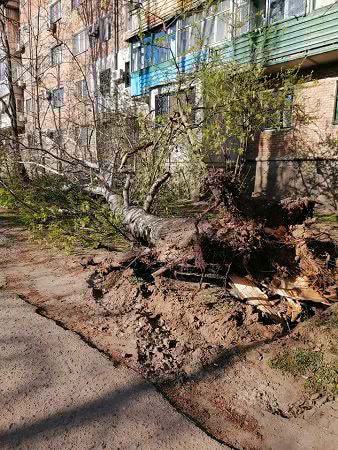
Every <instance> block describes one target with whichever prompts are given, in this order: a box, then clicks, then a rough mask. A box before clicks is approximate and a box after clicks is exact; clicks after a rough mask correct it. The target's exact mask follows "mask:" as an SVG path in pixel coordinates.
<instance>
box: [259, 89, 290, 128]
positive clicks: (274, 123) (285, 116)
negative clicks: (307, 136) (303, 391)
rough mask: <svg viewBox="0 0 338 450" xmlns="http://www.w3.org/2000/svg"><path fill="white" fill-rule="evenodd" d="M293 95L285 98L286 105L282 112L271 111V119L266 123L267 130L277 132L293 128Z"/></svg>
mask: <svg viewBox="0 0 338 450" xmlns="http://www.w3.org/2000/svg"><path fill="white" fill-rule="evenodd" d="M292 111H293V94H291V93H290V94H287V95H286V96H285V98H284V105H283V107H282V109H281V110H273V109H272V110H271V111H269V119H268V121H267V122H266V125H265V130H275V129H283V128H290V127H291V126H292Z"/></svg>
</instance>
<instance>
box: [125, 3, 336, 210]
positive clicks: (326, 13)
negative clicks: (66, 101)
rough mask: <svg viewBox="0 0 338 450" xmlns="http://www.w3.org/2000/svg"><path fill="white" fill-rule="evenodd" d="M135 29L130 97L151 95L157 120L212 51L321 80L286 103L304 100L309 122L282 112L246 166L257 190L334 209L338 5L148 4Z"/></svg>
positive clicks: (138, 11)
mask: <svg viewBox="0 0 338 450" xmlns="http://www.w3.org/2000/svg"><path fill="white" fill-rule="evenodd" d="M129 23H130V26H129V34H128V36H127V38H128V41H129V42H130V49H131V50H130V52H131V88H130V92H131V96H132V97H135V98H138V97H140V98H142V97H146V98H148V99H149V100H148V101H149V104H150V105H151V109H153V110H155V114H161V113H163V112H166V111H167V110H168V109H170V103H171V97H172V91H174V90H175V88H174V86H175V83H176V82H177V79H178V77H179V76H180V74H189V73H190V72H192V71H193V70H194V69H195V68H196V67H198V64H199V62H200V61H203V59H204V58H208V55H209V54H210V52H213V51H217V52H218V53H219V54H222V58H223V60H224V61H230V60H235V61H238V62H240V63H250V62H259V63H261V64H264V65H265V66H266V70H267V71H269V72H272V73H273V72H277V71H279V70H281V69H284V68H286V67H290V66H295V65H297V66H298V65H299V66H300V67H301V70H302V71H303V72H305V73H306V72H307V73H309V72H312V74H313V79H314V80H315V81H313V82H310V83H308V86H307V87H308V89H306V90H305V92H303V93H302V94H300V93H299V94H298V93H296V92H295V93H294V95H293V96H292V97H291V98H290V99H289V100H290V101H291V102H295V101H300V100H302V101H303V102H304V104H305V107H306V110H307V112H308V114H309V116H312V117H313V120H312V123H311V124H309V125H308V126H302V128H301V129H299V128H298V127H297V126H296V124H295V123H293V120H292V117H291V116H289V117H288V120H285V115H284V116H283V114H281V121H280V126H279V127H278V128H274V129H266V130H262V132H261V133H260V134H259V136H257V139H256V142H255V143H254V144H253V145H251V146H250V149H249V152H248V153H247V155H246V158H247V164H248V166H249V167H251V171H252V175H253V177H252V180H253V181H252V191H253V192H254V193H256V194H268V195H287V194H288V193H289V192H297V191H298V192H299V193H302V194H303V193H305V194H309V195H315V196H319V197H318V198H319V199H320V200H321V201H322V202H323V203H325V204H328V203H329V204H330V206H332V207H333V208H335V209H337V206H338V204H337V201H338V200H337V191H338V189H337V187H338V186H337V181H336V180H337V175H338V174H337V145H336V144H335V143H334V139H333V138H334V137H335V136H336V134H337V131H338V98H337V82H338V28H337V24H338V2H336V1H335V0H256V1H254V0H220V1H218V2H215V5H214V6H213V7H209V8H206V7H205V6H203V4H202V2H198V1H197V0H195V1H193V0H192V1H190V2H189V1H179V0H176V1H160V2H158V1H157V2H155V1H154V0H146V1H143V2H142V8H141V7H140V5H136V6H135V9H134V10H133V11H132V17H131V19H130V21H129ZM140 28H141V29H142V30H143V36H142V39H140V38H139V33H138V31H137V30H138V29H140ZM163 36H164V38H163ZM161 39H165V45H163V44H158V42H161ZM162 42H163V41H162ZM301 97H302V98H301Z"/></svg>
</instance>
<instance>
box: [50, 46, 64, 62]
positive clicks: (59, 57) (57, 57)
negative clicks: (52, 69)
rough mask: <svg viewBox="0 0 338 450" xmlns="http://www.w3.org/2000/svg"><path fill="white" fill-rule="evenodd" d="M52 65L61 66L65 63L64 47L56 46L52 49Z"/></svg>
mask: <svg viewBox="0 0 338 450" xmlns="http://www.w3.org/2000/svg"><path fill="white" fill-rule="evenodd" d="M50 63H51V65H52V66H59V65H60V64H62V63H63V46H62V44H59V45H55V46H54V47H52V48H51V49H50Z"/></svg>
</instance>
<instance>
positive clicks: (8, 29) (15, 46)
mask: <svg viewBox="0 0 338 450" xmlns="http://www.w3.org/2000/svg"><path fill="white" fill-rule="evenodd" d="M19 27H20V16H19V1H18V0H9V1H5V0H2V1H0V137H1V136H2V135H3V136H5V135H6V133H8V132H9V131H11V130H12V129H13V127H14V128H17V129H18V130H19V131H20V130H22V129H23V126H24V115H23V113H24V110H23V88H22V86H21V85H20V82H18V73H19V68H20V66H21V52H20V48H19V40H18V32H19ZM8 55H9V58H8V57H7V56H8ZM8 77H10V79H11V83H10V84H9V83H8Z"/></svg>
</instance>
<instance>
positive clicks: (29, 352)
mask: <svg viewBox="0 0 338 450" xmlns="http://www.w3.org/2000/svg"><path fill="white" fill-rule="evenodd" d="M0 288H1V283H0ZM0 323H1V325H0V411H1V413H0V448H1V449H13V448H18V449H34V450H39V449H43V450H45V449H63V450H68V449H79V450H86V449H88V450H89V449H113V450H134V449H135V450H136V449H142V450H152V449H154V450H155V449H156V450H158V449H160V450H167V449H168V450H169V449H174V450H176V449H177V450H216V449H226V448H227V447H226V446H224V445H221V444H219V443H218V442H216V441H215V440H213V439H212V438H210V437H209V436H207V435H206V434H205V433H204V432H203V431H202V430H200V429H199V428H198V427H196V426H195V425H194V424H193V423H192V422H191V421H190V420H189V419H187V418H186V417H184V416H183V415H181V414H180V413H179V412H177V411H176V410H175V409H174V408H173V407H172V406H171V405H170V404H169V403H168V402H167V401H166V400H165V399H164V398H163V397H162V396H161V395H160V394H159V393H158V392H157V391H156V389H155V388H154V387H153V386H152V385H151V384H149V383H147V382H146V381H144V379H143V378H141V377H140V376H139V375H138V374H136V373H135V372H134V371H132V370H131V369H128V368H126V367H124V366H118V367H115V366H114V364H113V362H111V361H110V360H109V359H108V358H106V357H105V356H104V355H103V354H102V353H100V352H99V351H98V350H96V349H94V348H92V347H90V346H89V345H87V344H86V343H85V342H83V341H82V340H81V339H80V337H79V336H77V335H76V334H74V333H72V332H70V331H67V330H64V329H63V328H61V327H59V326H58V325H56V324H55V323H54V322H53V321H51V320H49V319H47V318H45V317H42V316H40V315H39V314H37V313H36V310H35V308H34V307H33V306H31V305H28V304H27V303H26V302H24V301H23V300H21V299H20V298H19V297H18V296H16V295H9V294H5V293H1V291H0Z"/></svg>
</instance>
